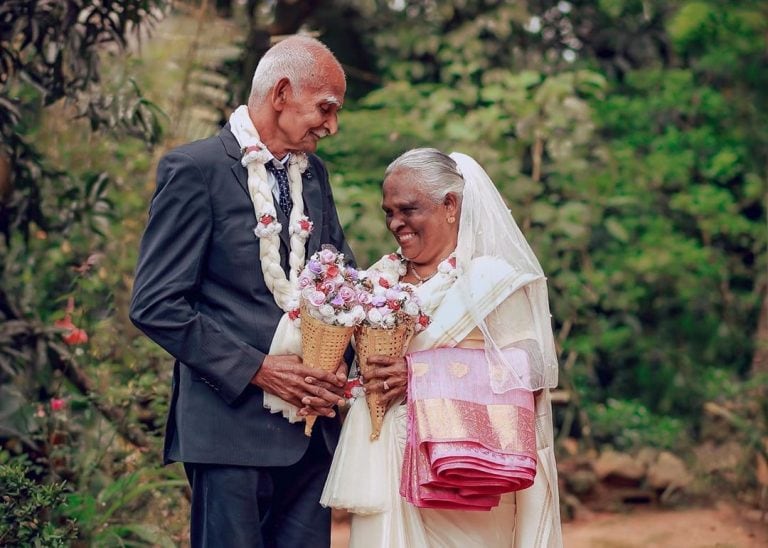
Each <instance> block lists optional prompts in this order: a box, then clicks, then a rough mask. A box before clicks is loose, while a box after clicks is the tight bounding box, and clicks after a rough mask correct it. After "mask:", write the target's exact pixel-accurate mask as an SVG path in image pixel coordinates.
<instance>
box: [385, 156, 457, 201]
mask: <svg viewBox="0 0 768 548" xmlns="http://www.w3.org/2000/svg"><path fill="white" fill-rule="evenodd" d="M397 171H405V172H407V173H408V175H409V176H410V177H411V182H412V183H413V185H414V186H415V187H418V188H419V189H421V190H423V191H424V192H426V194H427V196H429V197H430V199H431V200H432V201H434V202H435V203H441V202H442V201H443V200H444V199H445V197H446V195H447V194H449V193H453V194H455V195H456V197H457V198H458V199H459V203H461V197H462V194H463V193H464V178H463V177H462V176H461V172H460V171H459V168H458V167H457V166H456V162H455V161H454V160H453V158H451V157H450V156H448V155H447V154H444V153H442V152H440V151H439V150H437V149H436V148H414V149H411V150H409V151H408V152H405V153H403V154H401V155H400V156H398V157H397V158H396V159H395V160H393V161H392V163H391V164H389V166H387V169H386V171H385V172H384V180H385V181H386V179H387V177H388V176H390V175H392V174H393V173H395V172H397Z"/></svg>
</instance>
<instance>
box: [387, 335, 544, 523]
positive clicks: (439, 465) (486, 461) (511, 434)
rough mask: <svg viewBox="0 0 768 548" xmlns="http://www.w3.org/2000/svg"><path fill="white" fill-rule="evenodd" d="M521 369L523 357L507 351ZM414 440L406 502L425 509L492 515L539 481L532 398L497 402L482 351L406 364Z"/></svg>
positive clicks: (404, 482) (438, 352) (447, 351)
mask: <svg viewBox="0 0 768 548" xmlns="http://www.w3.org/2000/svg"><path fill="white" fill-rule="evenodd" d="M504 355H505V358H506V359H507V360H508V361H509V362H510V363H512V364H513V366H514V367H515V368H516V369H519V370H520V371H524V370H525V369H526V368H527V364H528V357H527V354H526V353H525V352H524V351H523V350H519V349H511V350H505V351H504ZM407 359H408V373H409V375H408V404H407V405H408V408H407V409H408V433H407V437H406V443H405V454H404V457H403V469H402V475H401V479H400V494H401V495H402V496H403V497H404V498H405V499H406V500H407V501H408V502H410V503H411V504H413V505H415V506H418V507H420V508H444V509H445V508H451V509H456V510H490V509H491V508H493V507H495V506H497V505H498V504H499V501H500V499H501V495H502V494H504V493H509V492H511V491H518V490H520V489H525V488H526V487H529V486H530V485H531V484H532V483H533V479H534V477H535V475H536V432H535V428H534V412H533V393H532V392H530V391H528V390H522V389H521V390H511V391H509V392H505V393H504V394H494V393H493V391H492V390H491V384H490V377H489V367H488V363H487V362H486V359H485V352H484V351H483V350H482V349H469V348H438V349H433V350H425V351H423V352H415V353H413V354H409V355H408V357H407Z"/></svg>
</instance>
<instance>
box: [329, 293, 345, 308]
mask: <svg viewBox="0 0 768 548" xmlns="http://www.w3.org/2000/svg"><path fill="white" fill-rule="evenodd" d="M331 304H332V305H333V306H335V307H337V308H338V307H340V306H343V305H344V299H342V298H341V295H339V294H338V293H337V294H336V296H335V297H334V298H333V299H332V300H331Z"/></svg>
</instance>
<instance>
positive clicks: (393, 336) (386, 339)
mask: <svg viewBox="0 0 768 548" xmlns="http://www.w3.org/2000/svg"><path fill="white" fill-rule="evenodd" d="M404 270H405V266H404V265H403V264H402V261H401V260H400V257H399V256H398V255H397V254H394V253H393V254H390V255H387V256H385V257H383V258H382V260H381V261H379V263H377V268H375V269H370V270H368V271H361V272H360V273H359V276H358V284H359V287H360V290H359V292H358V301H359V302H360V303H361V305H362V307H363V310H364V317H363V318H362V320H361V321H360V323H359V326H358V327H357V329H356V332H355V347H356V350H357V357H358V364H359V367H360V371H361V373H362V374H363V376H366V375H367V374H370V372H371V371H373V368H374V367H375V366H374V365H372V364H368V357H369V356H377V355H379V356H393V357H399V356H403V355H404V354H405V351H406V349H407V348H408V343H409V342H410V340H411V337H412V336H413V335H414V333H416V332H418V331H420V330H422V329H424V328H425V327H426V326H427V325H429V318H428V317H427V316H426V315H425V314H424V313H423V312H422V310H421V306H420V303H419V300H418V297H417V296H416V295H415V289H416V288H415V287H414V286H413V285H412V284H409V283H403V282H400V281H399V280H400V277H401V276H402V275H404V274H405V272H404ZM381 400H382V397H381V395H380V394H377V393H369V394H366V402H367V403H368V411H369V413H370V416H371V441H373V440H376V439H378V438H379V434H380V433H381V426H382V424H383V422H384V414H385V413H386V411H387V407H388V406H387V405H386V404H384V403H383V402H382V401H381Z"/></svg>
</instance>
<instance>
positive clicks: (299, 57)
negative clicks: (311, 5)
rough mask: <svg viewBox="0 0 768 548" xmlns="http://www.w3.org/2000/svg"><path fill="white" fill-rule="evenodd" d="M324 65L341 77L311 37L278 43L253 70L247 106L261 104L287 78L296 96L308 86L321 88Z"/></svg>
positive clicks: (326, 51)
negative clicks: (314, 85)
mask: <svg viewBox="0 0 768 548" xmlns="http://www.w3.org/2000/svg"><path fill="white" fill-rule="evenodd" d="M328 61H330V62H331V66H334V65H335V66H336V68H338V70H339V72H341V74H342V75H343V74H344V69H343V68H342V67H341V64H340V63H339V62H338V60H337V59H336V57H335V56H334V55H333V53H332V52H331V50H329V49H328V47H327V46H326V45H325V44H323V43H322V42H320V41H319V40H316V39H315V38H312V37H311V36H302V35H294V36H291V37H290V38H286V39H285V40H282V41H280V42H278V43H277V44H275V45H274V46H272V47H271V48H269V49H268V50H267V52H266V53H265V54H264V56H263V57H262V58H261V60H260V61H259V64H258V65H257V66H256V71H255V72H254V73H253V80H252V81H251V93H250V96H249V98H248V104H249V105H252V104H254V103H258V102H260V101H263V100H264V99H265V98H266V97H267V95H268V94H269V92H270V91H271V90H272V88H273V87H274V86H275V84H276V83H277V82H278V81H279V80H280V79H281V78H288V81H289V82H290V83H291V88H292V89H293V90H295V91H296V92H300V91H301V89H302V88H303V86H304V85H305V84H307V83H309V82H312V83H314V84H322V83H323V81H325V80H326V79H327V77H328V75H327V70H326V69H327V68H328V66H329V65H328V64H327V62H328Z"/></svg>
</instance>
